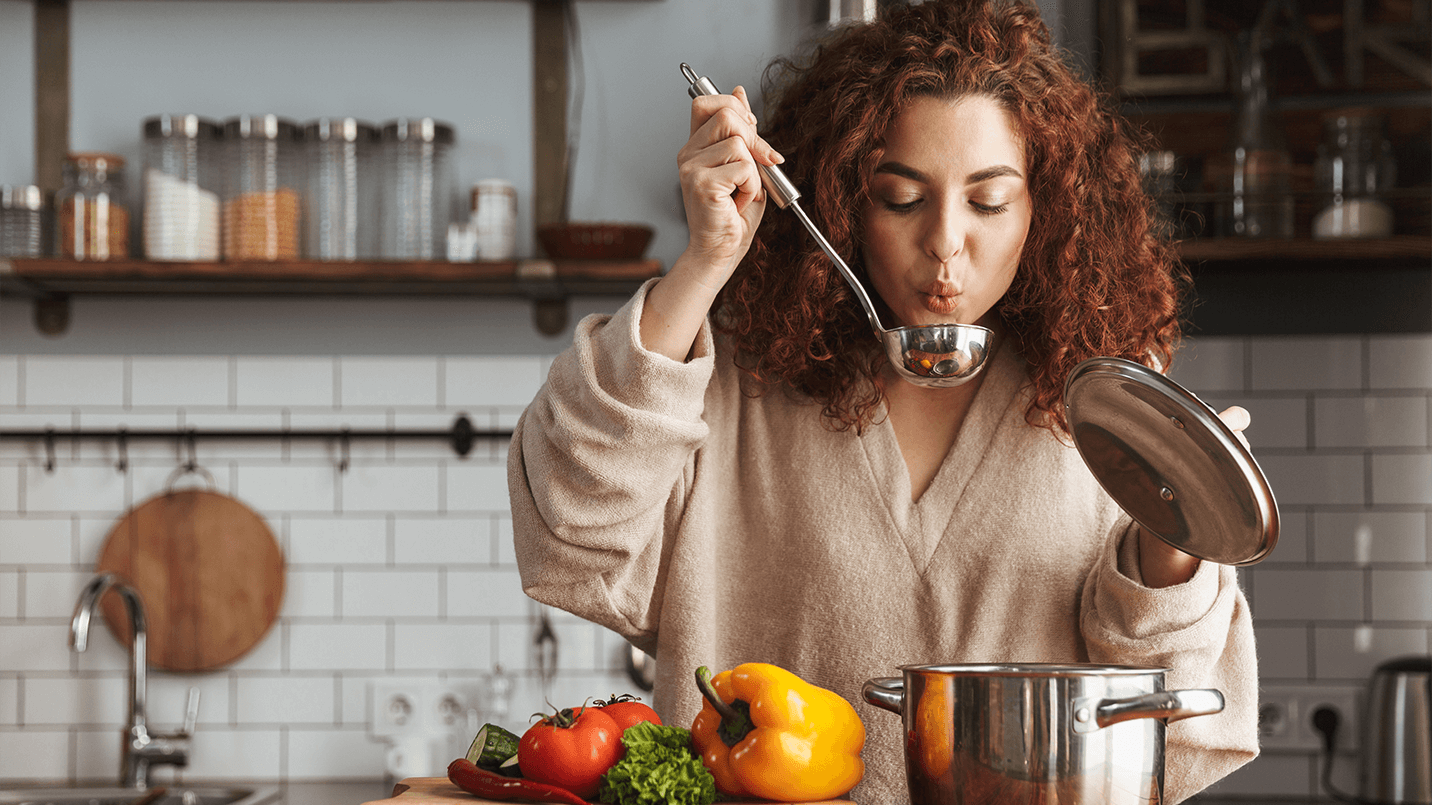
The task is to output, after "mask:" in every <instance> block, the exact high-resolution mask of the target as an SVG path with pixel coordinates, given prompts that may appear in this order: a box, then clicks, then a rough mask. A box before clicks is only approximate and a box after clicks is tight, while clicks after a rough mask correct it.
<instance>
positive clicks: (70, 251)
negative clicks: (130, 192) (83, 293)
mask: <svg viewBox="0 0 1432 805" xmlns="http://www.w3.org/2000/svg"><path fill="white" fill-rule="evenodd" d="M123 172H124V158H123V157H121V156H119V155H118V154H106V153H100V152H97V151H95V152H86V153H77V154H70V155H69V156H67V157H66V158H65V164H64V169H63V176H64V186H63V187H61V188H60V191H59V192H58V193H56V194H55V211H56V214H55V218H56V223H55V233H56V234H55V240H56V248H55V253H56V254H58V255H59V256H60V257H69V258H72V259H75V260H122V259H125V258H127V257H129V208H128V207H127V206H126V205H125V192H124V173H123Z"/></svg>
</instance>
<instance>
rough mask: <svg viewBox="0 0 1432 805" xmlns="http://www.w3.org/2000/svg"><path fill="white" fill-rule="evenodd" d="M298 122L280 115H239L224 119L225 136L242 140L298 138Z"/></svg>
mask: <svg viewBox="0 0 1432 805" xmlns="http://www.w3.org/2000/svg"><path fill="white" fill-rule="evenodd" d="M298 135H299V131H298V124H296V123H294V122H293V121H292V120H289V119H287V118H282V117H279V116H278V115H238V116H236V117H231V118H229V119H228V120H225V121H224V136H225V137H236V138H238V139H241V140H297V139H298Z"/></svg>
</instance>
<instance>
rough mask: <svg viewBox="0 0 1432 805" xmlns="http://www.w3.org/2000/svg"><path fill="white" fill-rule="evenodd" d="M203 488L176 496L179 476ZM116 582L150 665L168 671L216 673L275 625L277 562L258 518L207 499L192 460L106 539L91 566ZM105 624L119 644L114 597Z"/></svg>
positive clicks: (217, 497) (222, 498)
mask: <svg viewBox="0 0 1432 805" xmlns="http://www.w3.org/2000/svg"><path fill="white" fill-rule="evenodd" d="M187 474H194V475H198V476H200V477H201V478H203V479H204V481H205V487H206V488H204V489H182V490H180V489H175V487H174V484H175V483H176V482H177V481H178V480H179V479H180V478H182V477H183V476H184V475H187ZM96 570H97V572H100V573H118V574H120V575H122V576H123V577H125V578H126V579H128V580H129V581H130V583H131V584H132V585H133V586H134V587H135V589H137V590H138V591H139V593H140V595H141V596H142V597H143V599H144V602H145V606H146V608H147V615H148V619H149V661H150V663H151V664H152V665H154V666H156V667H159V668H163V669H165V670H169V671H176V672H195V671H211V670H214V669H217V668H222V667H224V666H225V665H228V664H229V663H231V662H233V661H234V660H236V659H238V658H239V657H241V656H243V655H244V654H245V653H247V652H248V651H249V650H250V649H252V648H253V647H254V646H255V645H257V644H258V643H259V641H260V640H262V639H263V638H264V636H265V635H266V634H267V633H268V631H269V629H270V628H272V626H273V624H274V622H275V621H276V620H277V619H278V612H279V608H280V606H281V605H282V603H283V594H284V559H283V553H282V551H281V550H280V549H279V545H278V541H277V540H275V539H274V535H273V532H272V531H270V530H269V527H268V526H267V525H266V524H265V523H264V520H263V518H262V517H260V516H259V515H258V514H257V513H255V512H254V511H253V510H252V509H250V508H249V507H248V506H246V505H244V504H243V503H241V502H239V501H238V500H236V499H234V498H232V497H229V496H228V495H224V494H221V493H219V492H217V491H215V484H214V479H213V476H212V475H210V474H209V472H208V471H207V470H204V469H203V468H202V467H200V466H199V465H198V464H197V463H196V462H194V461H193V458H192V453H191V457H190V460H189V461H188V462H186V463H185V464H183V465H181V466H180V467H179V468H177V469H176V470H175V471H174V472H173V473H171V474H170V476H169V479H168V481H167V482H166V483H165V486H164V491H163V492H161V493H160V494H158V495H156V496H154V497H152V498H150V499H149V500H146V501H145V502H143V503H141V504H139V505H138V506H136V507H134V508H133V509H131V510H130V511H128V512H126V513H125V514H124V515H123V516H122V517H120V519H119V521H118V522H117V523H116V524H115V526H114V527H113V528H112V529H111V530H110V532H109V534H108V535H107V536H106V537H105V541H104V544H103V546H102V547H101V549H100V556H99V562H98V564H97V567H96ZM102 611H103V612H104V618H105V622H106V623H108V624H109V628H110V630H111V631H112V632H113V633H114V634H115V636H116V637H117V638H118V639H119V640H120V641H121V642H123V643H128V642H129V640H130V634H129V622H128V618H127V617H126V616H125V613H124V612H123V609H122V607H121V605H120V603H119V601H118V599H117V598H115V597H113V596H111V597H110V598H109V599H108V600H107V601H106V602H105V603H104V604H103V605H102Z"/></svg>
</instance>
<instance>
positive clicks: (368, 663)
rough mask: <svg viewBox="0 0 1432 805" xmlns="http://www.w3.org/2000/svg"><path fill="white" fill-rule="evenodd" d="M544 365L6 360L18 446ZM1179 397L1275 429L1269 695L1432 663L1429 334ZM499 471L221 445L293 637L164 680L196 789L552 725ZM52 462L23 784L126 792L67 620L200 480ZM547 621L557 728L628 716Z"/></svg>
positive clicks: (39, 505)
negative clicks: (267, 553)
mask: <svg viewBox="0 0 1432 805" xmlns="http://www.w3.org/2000/svg"><path fill="white" fill-rule="evenodd" d="M550 361H551V356H535V357H509V356H465V357H449V356H442V357H434V356H411V357H394V356H382V357H371V356H361V355H360V356H324V355H310V356H295V357H275V356H247V355H212V356H185V357H173V356H148V355H133V356H28V355H22V356H13V355H11V356H4V355H0V428H4V429H12V428H13V429H32V428H43V427H46V426H53V427H55V428H57V429H59V430H64V429H68V428H72V427H76V426H79V427H85V428H103V429H110V428H115V429H117V428H119V427H121V426H124V427H128V428H130V429H169V428H173V429H176V430H178V429H180V428H184V427H194V428H197V429H200V430H201V431H202V430H204V429H220V428H222V429H240V428H262V429H282V428H291V429H325V430H328V429H332V430H337V429H339V428H343V427H348V428H351V429H354V430H388V429H402V430H419V429H420V430H445V429H446V428H447V427H449V426H450V425H451V423H452V420H453V418H454V417H455V416H457V415H458V414H459V413H461V414H465V415H467V416H468V417H469V418H471V419H472V421H473V424H474V426H475V427H477V428H480V429H485V428H494V429H508V428H511V427H512V426H513V425H514V424H515V422H516V419H517V416H518V415H519V414H520V413H521V411H522V408H523V407H524V406H525V405H526V403H527V402H528V401H529V400H530V399H531V397H532V395H533V394H534V393H535V392H536V390H537V388H538V387H539V385H540V384H541V382H542V378H543V377H544V375H545V373H546V370H547V367H548V366H549V365H550ZM1172 375H1173V377H1174V379H1176V380H1178V381H1179V382H1181V383H1183V384H1184V385H1185V386H1186V387H1188V388H1189V389H1190V390H1191V391H1193V392H1194V393H1196V394H1198V395H1199V396H1200V397H1201V398H1203V399H1204V400H1205V401H1206V402H1208V404H1209V405H1211V406H1213V407H1215V408H1219V409H1221V408H1223V407H1225V406H1228V405H1241V406H1243V407H1245V408H1247V409H1248V410H1249V411H1250V412H1251V413H1252V418H1253V424H1252V427H1251V428H1250V429H1249V431H1248V434H1247V435H1248V438H1249V440H1250V442H1251V443H1252V445H1253V447H1254V452H1255V455H1256V456H1257V457H1258V459H1259V461H1260V463H1261V465H1262V466H1263V468H1264V470H1265V472H1266V473H1267V475H1268V477H1269V479H1270V481H1271V483H1272V485H1273V489H1274V492H1275V494H1276V495H1277V497H1278V500H1279V503H1280V508H1281V514H1282V520H1283V530H1282V536H1281V538H1280V541H1279V545H1278V547H1277V549H1276V550H1275V551H1274V553H1273V554H1272V556H1270V557H1269V558H1268V559H1267V561H1265V562H1264V563H1262V564H1260V565H1257V566H1256V567H1252V568H1246V569H1244V570H1243V571H1242V578H1243V581H1244V584H1245V588H1246V589H1247V591H1248V593H1249V597H1250V599H1251V601H1252V605H1253V613H1254V617H1255V622H1256V625H1257V634H1258V650H1259V663H1260V672H1261V675H1262V677H1263V680H1264V682H1265V684H1269V685H1276V686H1279V687H1280V688H1287V687H1289V686H1293V687H1296V686H1309V687H1320V688H1326V687H1329V686H1333V687H1341V688H1346V689H1349V690H1360V689H1361V686H1362V684H1363V683H1364V682H1365V680H1366V678H1367V676H1368V675H1369V674H1370V673H1371V671H1372V669H1373V668H1374V667H1375V666H1376V665H1377V664H1378V663H1379V662H1381V661H1383V660H1385V659H1388V658H1390V657H1394V656H1400V655H1404V654H1413V653H1424V652H1426V651H1427V650H1428V647H1429V643H1432V629H1429V621H1432V433H1429V428H1432V424H1429V422H1432V336H1423V335H1418V336H1368V337H1359V336H1334V337H1295V338H1282V337H1277V338H1275V337H1257V338H1201V339H1190V340H1189V341H1188V342H1187V343H1186V345H1185V349H1184V351H1183V352H1182V353H1181V354H1180V356H1179V359H1178V360H1177V361H1176V363H1175V364H1174V367H1173V372H1172ZM506 453H507V450H506V445H505V443H502V442H499V441H482V440H479V441H478V442H477V443H476V444H475V445H474V447H473V450H472V452H471V453H470V454H469V455H468V456H466V457H459V456H457V455H456V454H455V453H453V452H452V450H451V448H449V447H448V446H447V445H446V443H444V442H443V441H441V440H435V441H434V442H432V443H422V442H412V441H400V440H386V439H378V440H371V441H370V440H353V441H351V442H350V444H349V445H348V449H347V451H346V457H347V458H348V461H349V466H348V467H347V469H346V470H345V471H340V469H339V467H338V465H339V462H340V460H341V459H342V458H343V457H344V455H345V454H344V451H342V449H341V448H340V445H339V443H338V441H337V440H332V441H324V440H307V441H304V440H274V441H271V442H267V441H266V442H237V441H221V440H211V441H207V442H206V441H204V440H202V439H201V440H199V441H198V443H197V444H196V450H195V457H196V458H197V460H198V461H199V463H200V464H201V465H202V466H203V467H204V468H205V469H206V470H208V471H209V472H210V473H211V474H212V475H213V477H214V483H215V486H216V487H217V489H218V490H219V491H221V492H225V493H227V494H232V495H234V496H236V497H238V498H239V499H240V500H242V501H244V502H245V503H247V504H248V505H249V506H251V507H252V508H254V509H255V510H257V511H258V512H260V513H261V514H262V515H263V516H264V518H265V520H266V522H267V523H268V525H269V527H270V528H271V529H272V530H273V532H274V535H275V537H276V538H277V539H278V541H279V544H280V545H281V547H282V548H283V551H284V555H285V559H286V562H287V576H286V591H285V600H284V603H283V607H282V610H281V612H280V617H279V619H278V622H277V623H276V624H275V625H274V627H273V629H272V630H271V631H270V632H269V633H268V634H267V635H266V636H265V638H264V639H263V641H262V642H260V643H259V645H258V646H256V647H255V648H254V649H253V650H252V651H251V652H249V653H248V654H246V655H244V656H243V657H241V658H239V659H238V660H237V661H235V662H234V663H233V664H231V665H230V666H228V667H226V668H224V669H221V670H219V671H216V672H212V673H207V674H175V673H169V672H164V671H157V670H156V671H153V672H151V674H150V676H149V680H150V701H149V707H150V721H151V723H152V724H153V725H154V727H155V728H156V729H158V730H161V731H166V730H171V729H174V728H176V727H177V726H178V724H179V722H180V721H181V720H182V718H183V707H184V699H185V695H186V691H187V690H188V689H189V688H190V687H198V688H200V690H201V691H202V704H201V707H200V714H199V727H198V731H197V733H196V736H195V739H194V754H193V758H192V761H191V764H190V766H189V768H188V769H187V770H185V772H184V777H185V779H186V780H205V779H213V780H232V779H255V780H325V779H328V780H336V779H377V778H381V777H383V776H384V770H385V757H386V754H387V750H388V745H387V744H386V743H384V742H383V741H382V740H380V739H379V738H378V737H377V736H376V734H375V724H374V723H373V707H374V705H373V702H372V689H373V686H374V685H375V684H379V685H381V684H389V683H399V684H403V685H409V686H412V688H413V689H414V690H417V689H420V688H421V689H424V690H435V689H436V690H450V691H453V692H455V693H457V694H458V695H459V696H461V697H463V698H464V700H465V701H466V702H467V703H468V704H469V705H471V706H472V707H473V709H474V713H473V714H472V715H473V717H475V718H478V719H482V720H487V719H488V718H492V719H493V720H500V721H503V722H504V723H506V724H507V725H508V726H509V727H511V728H514V729H515V728H518V727H521V726H522V725H524V724H525V723H526V714H527V713H531V712H534V711H537V710H539V709H542V707H543V702H542V700H543V696H544V692H543V689H542V686H541V684H540V683H539V680H538V678H537V670H536V663H535V658H534V656H533V651H532V638H533V634H534V632H533V629H534V625H535V619H536V615H537V613H538V611H539V610H538V608H537V606H536V605H535V604H534V603H533V602H531V601H529V600H528V599H527V598H526V597H525V596H524V595H523V594H522V591H521V584H520V582H519V580H518V575H517V568H516V559H515V555H514V551H513V548H512V524H511V520H510V516H509V512H508V500H507V489H506V468H505V462H506ZM48 458H49V457H48V455H47V452H46V450H45V448H44V446H43V444H35V443H18V442H10V443H4V444H0V779H13V780H22V779H43V780H87V781H88V780H99V781H105V780H108V779H109V778H110V777H112V776H117V771H116V770H117V768H118V763H119V745H118V744H119V727H120V726H121V724H122V721H123V718H124V711H125V700H126V696H127V691H126V690H125V681H126V678H127V662H128V659H127V650H126V648H125V647H124V646H121V645H119V643H118V642H117V641H115V640H114V638H113V637H112V636H111V635H110V633H109V632H108V630H107V629H104V628H97V629H96V630H95V631H94V633H93V635H94V637H93V641H92V645H91V648H90V650H89V651H88V652H86V653H84V654H74V653H73V652H71V651H70V650H69V648H68V642H67V641H68V634H67V632H68V623H69V617H70V614H71V612H72V610H73V606H74V599H75V596H76V594H77V592H78V590H79V587H80V585H82V584H83V583H84V581H85V580H86V579H87V578H88V577H89V575H90V573H91V572H92V571H93V568H94V565H95V562H96V560H97V558H98V555H99V551H100V547H101V545H102V543H103V541H104V539H105V537H106V535H107V534H108V532H109V530H110V529H111V528H112V527H113V526H114V524H115V522H116V520H117V518H118V517H119V516H120V515H121V514H122V513H123V512H124V511H125V509H127V508H128V507H131V506H134V505H136V504H139V503H141V502H143V501H144V500H147V499H148V498H150V497H151V496H153V495H155V494H158V493H160V492H161V491H162V490H163V489H164V488H165V487H166V484H168V483H170V482H171V476H173V475H174V470H175V468H176V467H177V466H178V465H179V464H180V463H181V462H182V461H184V460H185V459H186V458H187V455H186V453H185V451H184V450H183V449H181V448H180V447H179V446H178V444H177V442H176V443H174V444H170V443H160V442H154V443H144V442H132V443H130V444H129V445H128V447H127V451H126V458H127V459H128V462H129V467H128V469H127V471H126V472H119V471H118V470H117V469H116V463H117V462H118V460H119V455H118V452H117V449H116V446H115V444H114V443H112V442H104V443H100V442H94V443H85V444H81V445H71V444H69V443H67V442H65V441H64V440H61V441H59V442H58V443H57V445H56V451H55V456H54V459H55V466H54V468H53V470H47V469H46V466H45V465H46V463H47V461H48ZM176 483H178V484H181V485H186V484H196V483H203V481H202V480H201V479H199V478H197V477H195V476H191V475H184V476H180V477H179V478H178V479H177V481H176ZM552 615H553V620H554V626H555V629H556V631H557V634H558V637H559V641H560V646H561V655H560V662H559V668H560V670H559V674H558V677H557V679H556V681H555V683H554V686H553V691H552V694H551V695H552V696H553V698H554V701H557V700H565V699H568V698H572V699H574V700H580V699H583V698H586V697H588V696H595V695H603V694H607V693H611V692H613V691H617V692H620V691H628V690H633V687H632V685H631V683H630V682H629V681H628V680H627V679H626V677H625V674H624V672H623V669H622V664H621V649H622V648H623V646H624V642H623V641H622V640H621V639H620V638H619V637H617V636H616V635H615V634H613V633H611V632H608V631H606V630H604V629H602V628H600V627H596V626H593V625H590V624H587V623H585V622H583V621H580V620H578V619H576V618H573V617H571V616H568V615H565V614H564V613H560V612H553V613H552ZM924 659H937V658H924ZM499 664H500V665H501V667H502V668H503V670H504V672H506V673H508V674H511V675H512V677H513V678H514V680H515V683H516V688H515V691H514V694H513V697H512V699H511V701H510V702H509V703H508V708H509V709H508V711H507V714H506V715H505V716H504V715H502V714H500V713H497V714H494V713H492V712H490V711H487V710H484V709H483V708H484V706H485V705H486V704H488V701H487V700H486V698H485V695H484V691H485V690H486V685H485V681H486V679H487V678H488V676H489V675H490V674H492V673H493V671H494V669H495V668H496V667H497V666H498V665H499ZM467 728H468V725H466V724H464V725H462V726H461V728H460V729H461V730H463V731H465V730H466V729H467ZM470 737H471V736H470V735H468V736H466V738H463V739H462V740H461V741H459V742H460V743H462V744H463V746H462V747H458V751H460V750H461V749H462V748H465V744H466V740H467V739H469V738H470ZM1349 757H1350V756H1349ZM442 760H443V763H442V764H440V765H445V760H446V759H442ZM1352 765H1353V763H1352V762H1351V760H1349V759H1347V758H1344V759H1340V766H1341V767H1343V768H1344V769H1346V768H1351V767H1352ZM96 769H98V770H101V774H100V776H99V777H96V776H95V772H94V770H96ZM1318 770H1319V766H1318V763H1317V757H1316V755H1315V754H1314V753H1313V752H1312V751H1291V750H1272V749H1269V750H1265V752H1264V754H1263V755H1262V756H1261V757H1260V758H1259V759H1258V760H1256V761H1254V762H1253V763H1252V764H1250V765H1249V766H1248V767H1246V768H1244V769H1242V770H1240V771H1238V772H1236V773H1235V774H1234V775H1232V776H1231V777H1229V778H1228V779H1227V780H1225V781H1223V782H1222V783H1220V784H1219V785H1218V786H1216V787H1215V789H1214V792H1216V793H1218V794H1227V795H1240V794H1247V795H1257V794H1278V795H1284V796H1295V795H1306V794H1315V793H1318V792H1319V791H1320V788H1319V785H1318V780H1317V776H1318ZM433 773H440V766H439V768H437V769H435V770H434V771H433ZM170 774H172V772H171V771H169V770H165V769H161V770H159V771H158V772H156V776H157V777H158V778H159V779H166V778H167V775H170ZM1353 784H1354V783H1350V782H1347V781H1344V782H1343V787H1344V788H1349V787H1351V786H1352V785H1353Z"/></svg>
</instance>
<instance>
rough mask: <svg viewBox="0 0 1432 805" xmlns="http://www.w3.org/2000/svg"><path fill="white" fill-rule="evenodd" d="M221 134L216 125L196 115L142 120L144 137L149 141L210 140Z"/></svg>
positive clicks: (163, 116) (157, 116)
mask: <svg viewBox="0 0 1432 805" xmlns="http://www.w3.org/2000/svg"><path fill="white" fill-rule="evenodd" d="M222 133H223V130H222V129H221V128H219V124H218V123H216V122H214V121H213V120H210V119H208V118H207V117H199V116H198V115H155V116H153V117H147V118H145V119H144V136H145V137H146V138H150V139H158V138H161V137H186V138H189V139H191V140H192V139H200V138H203V139H206V140H212V139H216V138H218V136H219V135H220V134H222Z"/></svg>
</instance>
